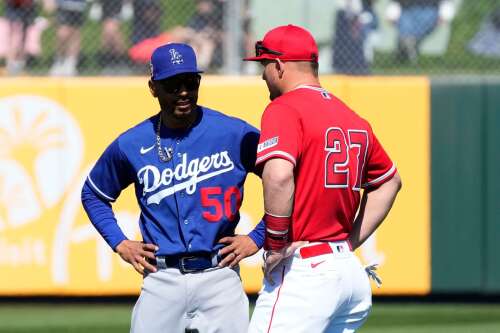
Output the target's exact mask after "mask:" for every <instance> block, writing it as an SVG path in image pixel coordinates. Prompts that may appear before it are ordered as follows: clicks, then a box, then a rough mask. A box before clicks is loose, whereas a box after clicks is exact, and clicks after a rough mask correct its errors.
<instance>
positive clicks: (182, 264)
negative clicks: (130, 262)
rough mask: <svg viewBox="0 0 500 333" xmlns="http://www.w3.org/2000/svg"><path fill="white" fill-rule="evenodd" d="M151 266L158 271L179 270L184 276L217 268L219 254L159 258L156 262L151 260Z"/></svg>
mask: <svg viewBox="0 0 500 333" xmlns="http://www.w3.org/2000/svg"><path fill="white" fill-rule="evenodd" d="M148 261H150V262H151V264H153V265H155V266H156V267H157V268H158V269H165V268H177V269H178V270H179V271H180V272H181V273H182V274H187V273H196V272H201V271H204V270H206V269H209V268H213V267H217V265H218V264H219V257H218V256H217V254H210V253H206V254H205V253H203V254H185V255H175V256H157V257H156V260H150V259H148Z"/></svg>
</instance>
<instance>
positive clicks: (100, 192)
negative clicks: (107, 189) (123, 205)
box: [87, 175, 116, 201]
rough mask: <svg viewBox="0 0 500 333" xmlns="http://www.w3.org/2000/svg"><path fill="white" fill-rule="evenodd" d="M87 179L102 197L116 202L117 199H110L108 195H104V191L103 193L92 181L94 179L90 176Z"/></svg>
mask: <svg viewBox="0 0 500 333" xmlns="http://www.w3.org/2000/svg"><path fill="white" fill-rule="evenodd" d="M87 179H88V180H89V183H90V185H92V187H93V188H94V190H96V191H97V192H99V194H100V195H102V196H103V197H105V198H106V199H108V200H111V201H115V200H116V199H115V198H112V197H110V196H109V195H106V193H104V192H103V191H101V190H100V189H99V188H98V187H97V186H96V185H95V184H94V182H93V181H92V178H90V175H88V176H87Z"/></svg>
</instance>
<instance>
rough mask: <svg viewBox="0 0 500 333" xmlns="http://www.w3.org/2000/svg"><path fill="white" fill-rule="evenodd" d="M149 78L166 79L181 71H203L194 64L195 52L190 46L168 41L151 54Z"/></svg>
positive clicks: (181, 72)
mask: <svg viewBox="0 0 500 333" xmlns="http://www.w3.org/2000/svg"><path fill="white" fill-rule="evenodd" d="M150 66H151V78H152V79H153V80H155V81H156V80H163V79H168V78H169V77H171V76H174V75H177V74H183V73H203V71H200V70H199V69H198V66H197V65H196V54H195V53H194V50H193V48H192V47H191V46H189V45H187V44H183V43H168V44H165V45H162V46H160V47H158V48H157V49H156V50H154V52H153V54H152V55H151V63H150Z"/></svg>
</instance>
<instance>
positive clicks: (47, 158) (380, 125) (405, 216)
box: [0, 76, 430, 295]
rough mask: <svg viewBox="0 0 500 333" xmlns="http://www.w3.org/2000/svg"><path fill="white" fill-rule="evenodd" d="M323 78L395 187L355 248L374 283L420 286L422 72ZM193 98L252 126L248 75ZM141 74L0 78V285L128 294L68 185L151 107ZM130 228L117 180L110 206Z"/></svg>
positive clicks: (132, 213)
mask: <svg viewBox="0 0 500 333" xmlns="http://www.w3.org/2000/svg"><path fill="white" fill-rule="evenodd" d="M322 83H323V85H324V87H325V88H327V89H329V90H330V91H332V92H333V93H334V94H336V95H337V96H339V97H340V98H341V99H343V100H344V101H345V102H347V103H348V104H349V105H350V106H351V107H352V108H353V109H354V110H355V111H356V112H358V113H359V114H360V115H362V116H363V117H365V118H366V119H368V120H369V121H370V122H371V123H372V125H373V129H374V131H375V133H376V135H377V136H378V137H379V139H380V140H381V142H382V143H383V145H384V146H385V148H386V150H387V151H388V153H389V154H390V156H391V157H392V159H393V160H394V161H395V162H396V164H397V167H398V169H399V172H400V174H401V176H402V179H403V184H404V185H403V189H402V191H401V193H400V196H399V197H398V199H397V201H396V204H395V206H394V208H393V210H392V211H391V213H390V215H389V217H388V218H387V220H386V222H385V223H384V224H383V225H382V226H381V228H380V229H379V230H378V231H377V232H376V234H375V235H374V237H372V238H371V239H370V240H369V241H367V242H366V243H365V244H364V245H363V247H362V248H361V249H360V250H359V251H358V255H359V256H360V258H361V259H362V261H363V262H364V263H367V264H368V263H374V262H378V263H379V264H380V268H379V272H380V274H381V276H382V278H383V280H384V284H383V287H382V288H381V289H376V288H375V289H374V293H375V294H426V293H429V292H430V148H429V144H430V124H429V117H430V115H429V113H430V110H429V105H430V102H429V89H430V88H429V82H428V80H427V79H426V78H420V77H416V78H382V77H370V78H349V77H340V76H326V77H323V78H322ZM199 103H200V104H202V105H205V106H208V107H211V108H214V109H218V110H220V111H223V112H225V113H227V114H230V115H234V116H237V117H240V118H243V119H245V120H247V121H248V122H249V123H251V124H253V125H255V126H257V127H259V123H260V115H261V113H262V111H263V109H264V108H265V106H266V104H267V103H268V92H267V88H266V86H265V83H264V82H263V81H262V80H261V79H260V78H257V77H211V76H206V77H204V78H203V81H202V87H201V90H200V99H199ZM158 110H159V108H158V104H157V102H156V100H154V99H153V98H152V97H151V95H150V93H149V90H148V88H147V78H136V77H134V78H124V77H119V78H79V79H50V78H19V79H2V80H0V272H1V274H0V295H121V294H138V293H139V291H140V286H141V277H140V276H139V275H138V274H137V273H136V272H135V271H134V270H133V269H132V267H130V266H129V265H128V264H125V263H123V262H122V261H121V259H120V258H119V257H118V256H117V255H116V254H114V253H113V252H112V251H111V250H110V249H109V248H108V246H107V245H106V244H105V243H104V241H103V240H101V238H100V236H99V235H98V233H97V232H96V231H95V229H94V228H93V226H92V225H91V224H90V222H89V221H88V219H87V217H86V215H85V212H84V211H83V208H82V207H81V204H80V189H81V185H82V183H83V180H84V179H85V177H86V175H87V173H88V172H89V169H90V168H91V167H92V165H93V163H94V162H95V160H96V159H97V158H98V156H99V155H100V154H101V153H102V151H103V150H104V149H105V148H106V146H107V145H108V144H109V143H111V141H112V140H113V139H114V138H115V137H116V136H117V135H119V134H120V133H121V132H123V131H125V130H127V129H128V128H129V127H131V126H133V125H134V124H136V123H138V122H140V121H142V120H143V119H145V118H147V117H149V116H151V115H153V114H155V113H156V112H158ZM114 210H115V212H116V215H117V218H118V220H119V223H120V225H121V227H122V228H123V229H124V231H125V233H126V234H127V235H128V236H129V237H132V238H136V239H139V238H140V235H139V231H138V225H137V218H138V209H137V204H136V201H135V198H134V196H133V189H132V188H128V189H127V190H126V191H125V192H124V193H123V194H122V196H121V197H120V199H119V200H118V202H117V203H116V204H115V205H114ZM262 212H263V208H262V188H261V184H260V180H259V179H258V178H257V177H255V176H253V175H251V176H249V178H248V180H247V183H246V188H245V199H244V203H243V206H242V214H241V216H242V219H241V221H240V223H239V226H238V229H237V231H238V232H239V233H246V232H248V231H249V230H251V228H252V227H253V225H255V224H256V223H257V222H258V221H259V220H260V218H261V216H262ZM260 266H261V253H260V252H259V253H258V254H256V255H255V256H253V257H250V258H247V259H245V260H244V262H243V263H242V265H241V271H242V279H243V283H244V286H245V290H246V291H247V292H252V293H253V292H257V291H258V290H259V289H260V286H261V279H262V274H261V268H260Z"/></svg>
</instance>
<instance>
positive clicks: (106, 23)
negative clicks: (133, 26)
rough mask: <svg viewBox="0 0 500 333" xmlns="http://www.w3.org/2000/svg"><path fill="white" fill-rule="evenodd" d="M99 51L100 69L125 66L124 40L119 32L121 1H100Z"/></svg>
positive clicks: (122, 2) (122, 3)
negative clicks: (100, 27)
mask: <svg viewBox="0 0 500 333" xmlns="http://www.w3.org/2000/svg"><path fill="white" fill-rule="evenodd" d="M96 4H99V5H100V7H101V13H100V14H101V15H100V16H101V20H102V30H101V49H100V50H99V52H98V54H97V57H98V62H99V64H100V65H101V67H106V66H113V65H124V64H126V59H127V56H126V48H125V38H124V36H123V33H122V31H121V12H122V7H123V5H124V1H123V0H100V1H99V3H96Z"/></svg>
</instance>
